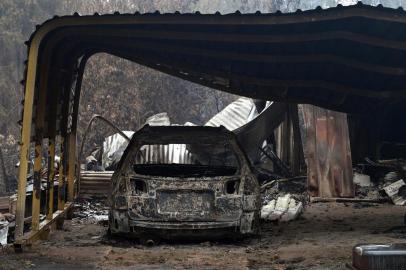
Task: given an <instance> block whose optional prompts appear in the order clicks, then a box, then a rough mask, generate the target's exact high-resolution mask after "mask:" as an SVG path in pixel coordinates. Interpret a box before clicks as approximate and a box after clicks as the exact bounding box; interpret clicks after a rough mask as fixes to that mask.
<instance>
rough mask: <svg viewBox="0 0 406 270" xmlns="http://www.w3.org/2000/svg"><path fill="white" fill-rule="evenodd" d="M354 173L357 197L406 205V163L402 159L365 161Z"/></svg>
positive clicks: (367, 159)
mask: <svg viewBox="0 0 406 270" xmlns="http://www.w3.org/2000/svg"><path fill="white" fill-rule="evenodd" d="M365 161H366V163H365V164H358V166H356V167H355V172H354V184H355V196H356V197H357V198H362V199H365V198H366V199H372V200H376V201H385V199H386V200H387V201H391V202H392V203H393V204H395V205H406V183H405V181H404V176H405V174H406V161H405V160H401V159H394V160H378V161H376V162H374V161H372V160H370V159H369V158H366V159H365Z"/></svg>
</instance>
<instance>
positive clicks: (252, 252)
mask: <svg viewBox="0 0 406 270" xmlns="http://www.w3.org/2000/svg"><path fill="white" fill-rule="evenodd" d="M405 214H406V208H405V207H396V206H393V205H389V204H387V205H373V204H335V203H319V204H312V205H310V206H307V208H306V209H305V212H304V214H303V215H302V217H301V218H299V219H298V220H295V221H292V222H289V223H282V224H271V223H265V224H263V225H262V233H261V236H260V237H258V238H254V239H245V240H241V241H238V242H203V243H202V242H200V243H176V242H174V243H161V244H160V245H158V246H154V247H144V246H141V245H139V244H137V243H134V242H132V241H129V240H125V239H110V238H108V237H107V235H106V230H107V228H106V227H104V226H102V225H95V224H78V223H77V222H72V221H65V225H64V230H63V231H53V232H51V234H50V236H49V239H48V240H46V241H40V242H37V243H36V244H35V245H34V246H32V247H31V248H30V249H29V250H25V251H24V252H23V253H22V254H14V253H13V252H11V251H9V252H7V251H4V250H3V251H2V253H0V257H1V258H0V269H284V270H287V269H347V268H346V266H345V265H346V263H350V262H351V249H352V247H353V246H354V245H355V244H358V243H402V242H403V243H406V233H405V230H404V229H403V232H402V229H395V230H394V229H393V228H394V227H396V226H402V225H403V224H404V216H405Z"/></svg>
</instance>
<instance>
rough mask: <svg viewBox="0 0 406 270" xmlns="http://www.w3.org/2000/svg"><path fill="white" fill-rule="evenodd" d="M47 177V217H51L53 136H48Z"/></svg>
mask: <svg viewBox="0 0 406 270" xmlns="http://www.w3.org/2000/svg"><path fill="white" fill-rule="evenodd" d="M48 151H49V154H48V178H47V195H48V203H47V219H48V220H50V219H52V217H53V212H54V180H55V137H54V136H53V137H51V138H49V148H48Z"/></svg>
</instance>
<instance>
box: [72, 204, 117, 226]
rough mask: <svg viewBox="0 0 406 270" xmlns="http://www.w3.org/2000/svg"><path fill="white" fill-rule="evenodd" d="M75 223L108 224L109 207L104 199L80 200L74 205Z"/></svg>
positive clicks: (73, 219)
mask: <svg viewBox="0 0 406 270" xmlns="http://www.w3.org/2000/svg"><path fill="white" fill-rule="evenodd" d="M73 209H74V210H73V218H72V221H73V223H76V224H102V225H107V223H108V219H109V207H108V206H107V205H106V204H105V203H104V202H103V201H96V200H91V201H80V202H78V203H75V204H74V206H73Z"/></svg>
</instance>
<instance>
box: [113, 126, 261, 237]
mask: <svg viewBox="0 0 406 270" xmlns="http://www.w3.org/2000/svg"><path fill="white" fill-rule="evenodd" d="M110 203H111V210H110V215H109V229H110V232H111V233H112V234H126V235H129V236H135V237H143V236H144V235H154V236H155V237H159V238H172V237H179V236H188V235H190V234H193V235H194V236H199V235H201V236H204V237H206V238H207V237H210V236H213V237H217V236H221V237H225V236H231V235H232V236H237V235H244V234H245V235H246V234H255V233H257V232H258V228H259V224H258V223H259V211H260V194H259V184H258V182H257V180H256V178H255V177H254V175H253V174H252V172H251V169H250V165H249V162H248V159H247V157H246V155H245V154H244V152H243V151H242V150H241V148H240V147H239V146H238V143H237V141H236V138H235V135H234V134H233V133H232V132H230V131H227V130H226V129H225V128H223V127H219V128H217V127H190V126H169V127H168V126H165V127H162V126H160V127H157V126H148V125H147V126H144V127H143V128H142V129H140V130H139V131H138V132H136V133H135V134H134V135H133V137H132V139H131V141H130V143H129V145H128V147H127V148H126V150H125V152H124V154H123V156H122V158H121V160H120V162H119V164H118V167H117V170H116V171H115V173H114V175H113V177H112V193H111V197H110Z"/></svg>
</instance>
